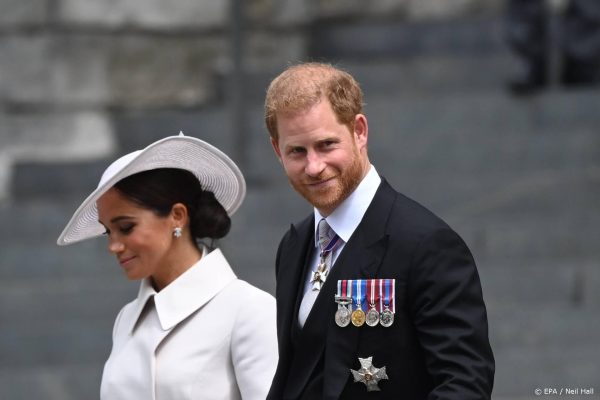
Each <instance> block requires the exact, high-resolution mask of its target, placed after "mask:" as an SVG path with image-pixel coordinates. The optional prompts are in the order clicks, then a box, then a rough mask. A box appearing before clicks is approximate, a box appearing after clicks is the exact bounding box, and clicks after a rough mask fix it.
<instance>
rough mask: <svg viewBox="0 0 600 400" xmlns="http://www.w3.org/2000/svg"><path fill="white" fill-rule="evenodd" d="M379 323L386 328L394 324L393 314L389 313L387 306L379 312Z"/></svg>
mask: <svg viewBox="0 0 600 400" xmlns="http://www.w3.org/2000/svg"><path fill="white" fill-rule="evenodd" d="M379 322H380V323H381V325H382V326H385V327H386V328H389V327H390V326H392V324H393V323H394V313H392V312H391V311H390V309H389V308H388V306H385V310H383V311H382V312H381V318H380V320H379Z"/></svg>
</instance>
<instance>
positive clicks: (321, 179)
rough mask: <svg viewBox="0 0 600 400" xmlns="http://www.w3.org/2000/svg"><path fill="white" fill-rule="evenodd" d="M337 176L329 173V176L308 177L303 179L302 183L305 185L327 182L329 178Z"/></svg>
mask: <svg viewBox="0 0 600 400" xmlns="http://www.w3.org/2000/svg"><path fill="white" fill-rule="evenodd" d="M335 177H336V175H328V176H324V175H321V176H318V177H314V178H311V177H307V178H305V179H303V180H302V184H304V185H314V184H315V183H321V182H325V181H328V180H330V179H333V178H335Z"/></svg>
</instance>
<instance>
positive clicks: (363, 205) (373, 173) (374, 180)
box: [301, 165, 381, 325]
mask: <svg viewBox="0 0 600 400" xmlns="http://www.w3.org/2000/svg"><path fill="white" fill-rule="evenodd" d="M380 183H381V178H380V177H379V174H378V173H377V170H376V169H375V167H374V166H373V165H371V166H370V168H369V172H367V175H365V177H364V178H363V180H362V181H361V182H360V183H359V185H358V186H357V187H356V189H355V190H354V192H352V193H351V194H350V196H348V198H347V199H346V200H344V201H343V202H342V203H341V204H340V205H339V206H338V207H337V208H336V209H335V210H334V211H333V212H332V213H331V214H330V215H329V216H327V218H325V217H323V216H322V215H321V213H320V212H319V210H317V209H316V208H315V209H314V215H315V234H314V236H315V251H314V252H313V253H314V254H313V257H312V260H311V262H310V269H309V271H308V274H307V275H306V277H305V280H304V295H306V293H307V292H308V291H309V290H312V284H311V283H310V280H311V279H312V275H313V271H315V270H316V269H317V265H318V264H319V238H318V236H319V235H318V232H317V227H318V225H319V221H320V220H321V219H322V218H325V219H326V220H327V223H328V224H329V226H330V227H331V229H333V231H334V232H335V233H336V234H337V235H338V236H339V237H340V239H342V243H341V244H340V245H338V247H337V248H336V249H335V250H334V252H333V254H332V259H331V265H332V266H331V268H332V269H333V268H334V267H335V261H336V260H337V257H338V255H339V254H340V253H341V251H342V250H343V249H344V246H345V245H346V243H348V240H350V237H351V236H352V234H353V233H354V231H355V230H356V228H357V227H358V224H360V221H362V218H363V216H364V215H365V212H366V211H367V208H369V205H370V204H371V201H373V198H374V197H375V192H377V188H379V184H380ZM349 279H350V278H349ZM301 325H303V323H301Z"/></svg>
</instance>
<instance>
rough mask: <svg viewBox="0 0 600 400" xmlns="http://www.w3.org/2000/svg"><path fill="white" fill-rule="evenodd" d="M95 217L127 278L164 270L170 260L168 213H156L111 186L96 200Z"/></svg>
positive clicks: (148, 275) (169, 219) (171, 242)
mask: <svg viewBox="0 0 600 400" xmlns="http://www.w3.org/2000/svg"><path fill="white" fill-rule="evenodd" d="M96 204H97V206H98V216H99V221H100V223H101V224H102V225H104V227H105V228H106V235H107V236H108V250H109V251H110V252H111V253H113V254H114V255H115V256H116V257H117V260H118V261H119V264H121V267H123V270H124V271H125V273H126V274H127V277H128V278H129V279H143V278H147V277H151V276H156V275H160V274H161V272H163V273H164V271H166V270H167V269H168V268H169V266H170V264H172V263H173V261H174V260H173V256H174V255H173V253H174V251H173V248H174V245H173V240H174V237H173V229H174V228H175V223H174V221H173V219H172V218H171V217H170V216H167V217H159V216H158V215H156V214H155V213H154V212H153V211H151V210H149V209H146V208H142V207H141V206H139V205H138V204H136V203H134V202H132V201H131V200H129V199H127V198H126V197H124V196H123V195H122V194H121V193H120V192H119V191H118V190H116V189H115V188H112V189H110V190H109V191H107V192H106V193H105V194H103V195H102V196H101V197H100V198H99V199H98V201H97V203H96Z"/></svg>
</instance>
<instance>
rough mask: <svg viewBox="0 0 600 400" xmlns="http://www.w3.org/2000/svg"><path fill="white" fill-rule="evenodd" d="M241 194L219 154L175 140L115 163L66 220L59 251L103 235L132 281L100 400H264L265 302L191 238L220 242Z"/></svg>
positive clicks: (270, 320) (270, 351)
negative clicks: (135, 288) (135, 286)
mask: <svg viewBox="0 0 600 400" xmlns="http://www.w3.org/2000/svg"><path fill="white" fill-rule="evenodd" d="M245 190H246V189H245V182H244V178H243V176H242V174H241V172H240V171H239V169H238V168H237V166H236V165H235V164H234V163H233V161H231V160H230V159H229V157H227V156H226V155H225V154H223V153H222V152H221V151H219V150H218V149H216V148H215V147H213V146H211V145H209V144H208V143H206V142H203V141H202V140H199V139H196V138H192V137H187V136H183V135H182V134H181V135H180V136H172V137H167V138H165V139H162V140H159V141H158V142H155V143H153V144H151V145H150V146H148V147H146V148H145V149H143V150H138V151H136V152H133V153H130V154H127V155H125V156H123V157H121V158H119V159H118V160H117V161H115V162H114V163H113V164H111V165H110V166H109V167H108V168H107V169H106V171H105V172H104V174H103V175H102V178H101V180H100V184H99V185H98V188H97V189H96V190H95V191H94V192H92V194H91V195H90V196H88V198H87V199H86V200H85V201H84V202H83V204H82V205H81V206H80V207H79V209H78V210H77V211H76V212H75V214H74V215H73V217H72V218H71V221H70V222H69V223H68V224H67V226H66V227H65V229H64V231H63V232H62V234H61V235H60V237H59V239H58V244H59V245H67V244H71V243H75V242H78V241H80V240H84V239H87V238H91V237H95V236H99V235H101V234H105V235H106V236H107V238H108V250H109V251H110V252H111V253H113V254H114V255H115V256H116V257H117V260H118V262H119V263H120V264H121V266H122V268H123V270H124V272H125V274H126V275H127V277H128V278H129V279H141V281H142V282H141V287H140V290H139V293H138V296H137V298H136V299H135V300H134V301H132V302H131V303H129V304H127V305H125V307H123V309H122V310H121V312H120V313H119V315H118V316H117V319H116V322H115V325H114V329H113V348H112V351H111V354H110V356H109V358H108V361H107V362H106V364H105V366H104V373H103V376H102V384H101V399H103V400H120V399H122V400H136V399H140V400H148V399H157V400H167V399H169V400H182V399H261V400H264V399H265V397H266V395H267V392H268V390H269V387H270V385H271V380H272V378H273V374H274V371H275V367H276V366H277V339H276V328H275V301H274V299H273V297H272V296H271V295H269V294H267V293H265V292H263V291H261V290H259V289H257V288H255V287H253V286H251V285H249V284H248V283H246V282H243V281H241V280H238V279H237V278H236V276H235V274H234V273H233V271H232V270H231V268H230V266H229V264H228V263H227V261H226V259H225V258H224V256H223V254H222V253H221V251H220V250H219V249H214V250H212V251H211V249H209V248H208V247H207V246H206V245H204V244H201V242H200V239H205V240H206V239H209V240H210V241H211V242H212V241H213V240H215V239H219V238H222V237H224V236H225V235H226V234H227V232H228V231H229V227H230V216H231V214H233V213H234V212H235V211H236V210H237V208H238V207H239V206H240V204H241V202H242V200H243V198H244V195H245Z"/></svg>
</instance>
